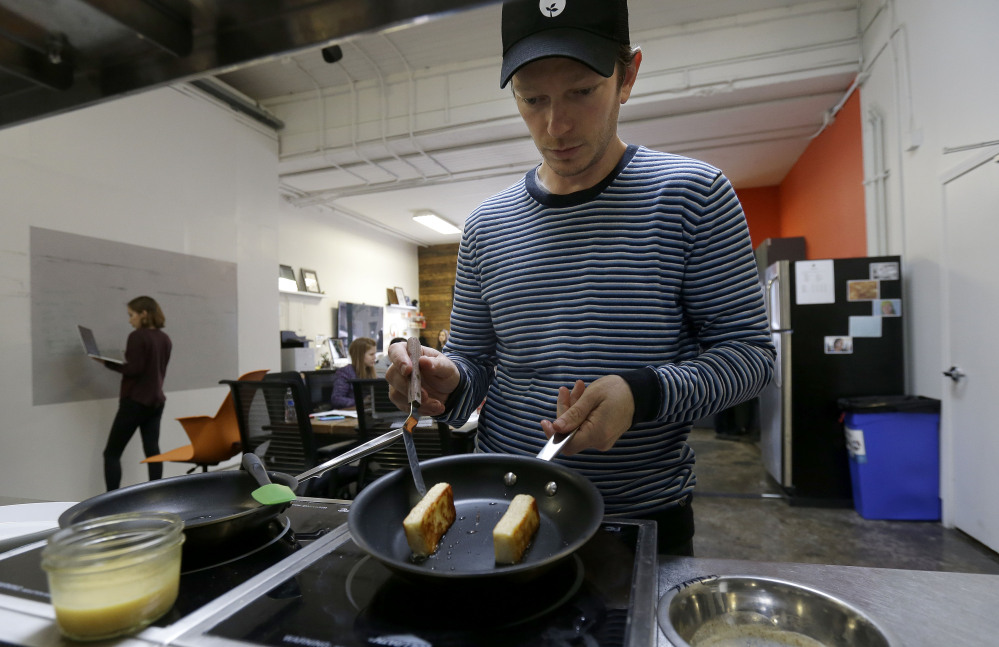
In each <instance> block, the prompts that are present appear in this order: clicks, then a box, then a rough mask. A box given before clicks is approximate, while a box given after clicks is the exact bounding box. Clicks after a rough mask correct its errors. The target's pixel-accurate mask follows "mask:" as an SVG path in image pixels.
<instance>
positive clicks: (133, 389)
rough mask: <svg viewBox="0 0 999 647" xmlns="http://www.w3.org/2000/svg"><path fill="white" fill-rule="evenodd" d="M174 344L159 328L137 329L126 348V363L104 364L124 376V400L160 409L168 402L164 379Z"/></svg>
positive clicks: (122, 393) (122, 382) (122, 394)
mask: <svg viewBox="0 0 999 647" xmlns="http://www.w3.org/2000/svg"><path fill="white" fill-rule="evenodd" d="M172 349H173V343H172V342H171V341H170V338H169V337H167V334H166V333H165V332H163V331H162V330H160V329H158V328H136V329H135V330H133V331H132V333H131V334H130V335H129V336H128V343H127V344H126V345H125V363H124V364H112V363H110V362H105V363H104V365H105V366H107V367H108V368H110V369H111V370H113V371H118V372H119V373H121V374H122V375H121V392H120V397H122V398H128V399H129V400H134V401H135V402H138V403H139V404H144V405H146V406H147V407H157V406H159V405H161V404H163V403H164V402H166V395H164V394H163V378H164V377H166V369H167V364H168V363H169V362H170V351H171V350H172Z"/></svg>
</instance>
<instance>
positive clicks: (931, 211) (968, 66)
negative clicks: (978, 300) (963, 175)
mask: <svg viewBox="0 0 999 647" xmlns="http://www.w3.org/2000/svg"><path fill="white" fill-rule="evenodd" d="M996 25H999V2H995V0H961V1H959V2H935V1H934V0H864V1H863V2H861V27H862V29H864V30H865V31H864V35H863V45H864V68H865V69H866V70H867V71H869V72H870V77H869V78H867V79H866V80H865V81H864V82H863V84H862V86H861V93H860V97H861V111H862V112H861V114H862V117H863V118H864V120H865V121H866V120H867V118H868V116H869V114H870V113H871V112H872V111H878V112H880V113H881V114H882V115H883V116H884V117H885V143H886V151H887V155H886V157H887V162H888V168H887V185H888V187H887V189H888V190H887V195H888V199H887V211H888V213H887V231H888V241H887V242H888V246H887V253H891V254H901V255H902V256H903V259H904V264H905V267H906V270H907V276H906V277H905V278H906V279H907V282H906V286H907V287H906V295H905V297H906V302H907V312H908V313H910V314H911V316H909V317H907V318H906V321H907V325H908V327H907V330H906V336H907V345H908V353H907V355H908V360H909V366H908V385H909V391H910V392H911V393H914V394H919V395H925V396H929V397H935V398H940V397H941V390H942V388H943V380H942V378H941V376H940V371H941V370H943V368H945V359H944V358H943V357H942V356H941V339H942V334H943V333H942V330H943V318H944V317H946V316H947V313H946V312H944V311H943V309H942V308H941V307H940V304H941V302H942V297H941V285H940V271H941V264H942V262H943V259H942V258H941V256H942V249H941V219H942V205H943V193H942V185H941V176H942V175H943V174H944V173H945V172H946V171H948V170H950V169H952V168H954V167H956V166H957V165H958V164H959V163H960V162H961V161H962V158H963V157H967V156H970V155H974V154H975V151H973V150H972V151H970V152H968V153H963V154H961V153H957V154H946V153H944V148H945V147H956V146H966V145H970V144H975V143H981V142H989V141H992V142H994V141H997V140H999V120H997V119H996V109H995V107H996V106H997V105H999V83H997V82H996V81H995V73H994V70H991V67H990V66H991V63H992V62H994V61H995V60H996V56H997V55H999V45H997V44H996V43H997V41H996V38H995V26H996ZM870 135H871V133H870V130H869V129H868V128H866V127H865V130H864V136H865V138H869V137H870ZM917 143H918V146H914V144H917ZM865 144H867V146H865V148H868V149H869V148H870V142H865ZM868 178H870V172H869V171H868ZM869 215H870V214H869ZM872 251H873V250H872Z"/></svg>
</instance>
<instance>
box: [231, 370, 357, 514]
mask: <svg viewBox="0 0 999 647" xmlns="http://www.w3.org/2000/svg"><path fill="white" fill-rule="evenodd" d="M225 383H226V384H228V385H229V388H230V390H231V392H232V396H233V401H234V402H235V404H236V416H237V420H238V423H239V435H240V442H241V444H242V447H243V451H244V452H253V453H254V454H256V455H257V456H259V457H260V458H261V459H262V460H263V462H264V464H265V465H266V466H267V469H269V470H273V471H276V472H285V473H287V474H291V475H293V476H294V475H297V474H301V473H302V472H305V471H306V470H309V469H311V468H313V467H315V466H316V465H318V464H320V463H322V462H324V461H325V460H328V459H329V458H331V457H332V456H333V455H335V454H336V453H339V452H341V451H343V450H344V448H343V447H341V446H331V447H330V448H329V449H328V450H327V449H325V448H322V449H321V448H319V447H317V446H316V440H315V436H314V434H313V433H312V422H311V420H310V419H309V413H310V407H311V400H310V398H309V397H308V392H307V390H306V388H305V382H304V381H303V380H302V378H301V376H297V379H295V376H287V377H285V378H284V379H280V378H279V377H278V376H277V374H274V375H268V376H267V377H266V378H265V379H262V380H258V381H238V380H227V381H225ZM357 474H358V468H357V467H355V466H351V465H345V466H342V467H338V468H335V469H333V470H330V471H329V472H327V473H326V474H324V475H323V476H322V477H320V478H319V479H313V480H310V481H308V482H307V483H306V484H305V485H304V486H303V489H302V491H300V492H299V494H302V495H304V496H323V497H326V496H328V497H331V498H348V497H349V494H350V492H349V491H350V485H351V484H352V483H354V482H356V480H357Z"/></svg>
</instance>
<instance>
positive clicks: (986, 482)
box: [941, 149, 999, 551]
mask: <svg viewBox="0 0 999 647" xmlns="http://www.w3.org/2000/svg"><path fill="white" fill-rule="evenodd" d="M997 152H999V149H993V150H992V151H991V153H990V154H988V155H987V156H985V155H982V156H980V157H979V158H978V161H977V164H976V163H971V164H968V165H966V166H964V167H963V168H962V169H959V170H957V171H955V172H954V173H952V174H951V176H950V179H949V180H945V182H944V231H945V243H944V244H945V248H944V263H943V268H944V270H943V288H944V304H943V305H944V306H945V307H944V312H945V313H946V323H945V324H944V325H945V333H944V344H945V347H944V353H943V355H942V356H943V358H944V361H945V362H947V363H948V364H950V366H943V367H941V370H942V371H943V370H947V369H949V368H951V366H953V367H956V370H955V371H953V372H951V374H952V376H953V377H944V376H941V379H942V380H945V381H946V385H945V386H944V388H943V390H942V392H943V398H942V399H943V412H942V418H941V424H942V425H943V427H942V429H943V431H944V433H943V435H942V441H943V442H942V444H941V451H942V461H941V471H942V488H941V494H942V496H943V504H944V522H945V523H946V524H947V525H954V526H956V527H957V528H959V529H961V530H962V531H964V532H965V533H967V534H969V535H971V536H972V537H974V538H975V539H977V540H978V541H980V542H982V543H983V544H985V545H986V546H988V547H989V548H991V549H992V550H996V551H999V497H997V496H996V493H997V492H999V416H997V410H996V404H995V403H996V394H997V393H999V371H997V370H996V367H997V366H999V335H997V332H996V331H997V327H996V322H999V276H997V274H996V271H995V255H996V245H997V241H999V164H997V163H994V161H993V157H992V156H993V155H995V154H996V153H997ZM961 374H963V377H962V376H961Z"/></svg>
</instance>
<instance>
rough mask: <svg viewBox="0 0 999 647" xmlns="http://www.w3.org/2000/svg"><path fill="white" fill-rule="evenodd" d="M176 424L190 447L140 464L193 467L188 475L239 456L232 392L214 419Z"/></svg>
mask: <svg viewBox="0 0 999 647" xmlns="http://www.w3.org/2000/svg"><path fill="white" fill-rule="evenodd" d="M266 374H267V369H264V370H261V371H250V372H249V373H245V374H243V375H241V376H240V377H239V380H237V381H242V380H259V379H261V378H263V377H264V376H265V375H266ZM177 422H179V423H180V426H181V427H183V428H184V432H185V433H186V434H187V437H188V438H189V439H190V441H191V444H190V445H184V446H183V447H178V448H176V449H171V450H170V451H168V452H163V453H162V454H157V455H156V456H150V457H148V458H146V459H144V460H143V461H142V462H143V463H168V462H169V463H194V466H193V467H192V468H191V469H189V470H187V473H188V474H190V473H191V472H193V471H194V470H196V469H198V468H199V467H200V468H201V471H202V472H207V471H208V467H209V466H215V465H218V464H219V463H221V462H222V461H225V460H229V459H230V458H232V457H233V456H235V455H236V454H238V453H239V452H240V439H239V423H238V422H237V420H236V405H235V403H234V402H233V399H232V393H231V392H230V393H227V394H226V396H225V399H224V400H222V406H220V407H219V410H218V411H217V412H216V413H215V415H214V416H186V417H184V418H177Z"/></svg>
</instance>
